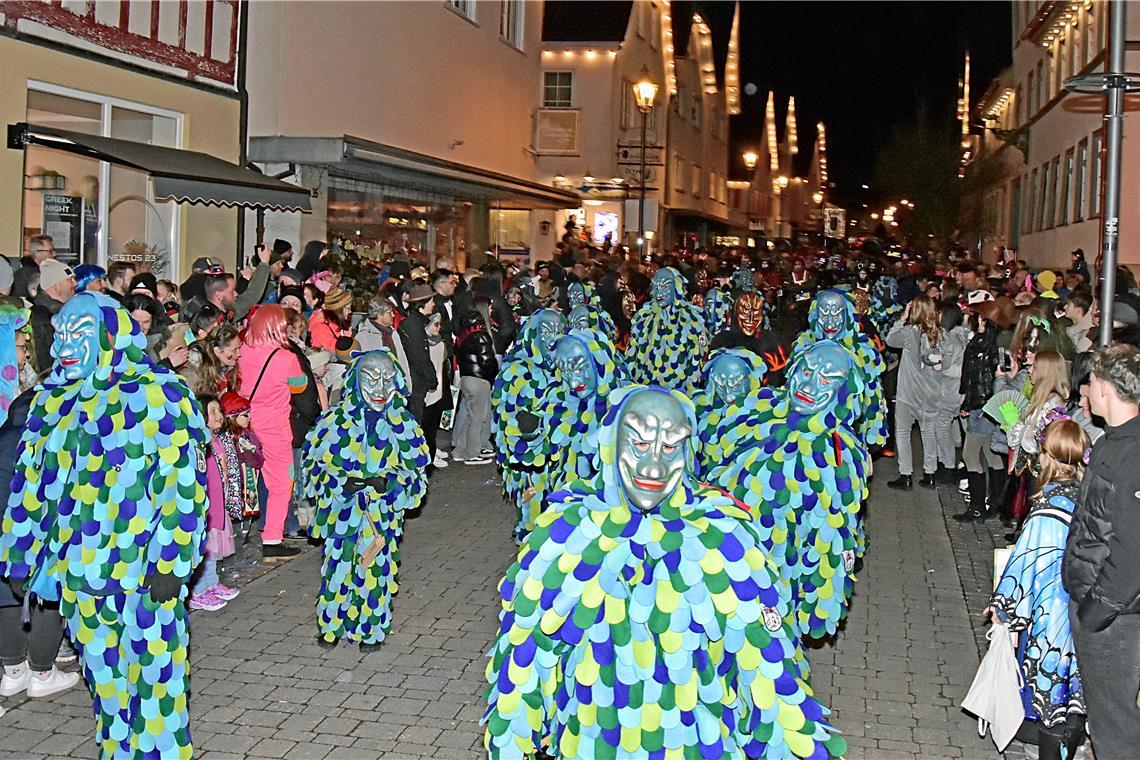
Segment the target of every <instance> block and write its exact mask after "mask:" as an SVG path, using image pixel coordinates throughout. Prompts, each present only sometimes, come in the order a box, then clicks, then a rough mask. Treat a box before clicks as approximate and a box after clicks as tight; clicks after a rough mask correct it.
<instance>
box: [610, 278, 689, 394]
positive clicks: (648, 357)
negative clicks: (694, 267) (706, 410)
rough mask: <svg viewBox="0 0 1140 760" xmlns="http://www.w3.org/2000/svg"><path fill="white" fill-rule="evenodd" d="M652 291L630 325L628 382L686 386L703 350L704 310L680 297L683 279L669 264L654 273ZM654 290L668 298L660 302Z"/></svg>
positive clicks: (681, 388) (684, 388) (627, 357)
mask: <svg viewBox="0 0 1140 760" xmlns="http://www.w3.org/2000/svg"><path fill="white" fill-rule="evenodd" d="M652 290H653V292H652V295H651V297H650V299H649V300H648V301H646V302H645V304H644V305H642V307H641V309H640V310H639V311H638V312H637V314H636V315H635V316H634V318H633V326H632V327H631V328H630V336H629V346H628V347H627V348H626V351H625V356H626V366H628V367H629V376H630V381H631V382H635V383H644V384H646V385H659V386H661V387H663V388H675V389H677V390H683V391H691V390H693V389H695V388H696V386H697V383H698V382H699V379H700V375H701V364H702V362H703V360H704V355H705V352H706V351H707V350H708V343H709V336H708V332H707V330H706V327H705V317H704V314H702V313H701V310H700V309H699V308H698V307H697V306H695V305H693V304H691V303H689V302H688V301H686V300H685V286H684V280H683V279H682V277H681V275H680V273H679V272H677V270H676V269H673V268H672V267H665V268H664V269H659V270H658V271H657V273H656V274H654V275H653V288H652ZM659 290H660V292H661V293H663V294H664V298H666V299H668V298H671V301H667V302H661V301H659V299H658V298H657V296H658V293H659Z"/></svg>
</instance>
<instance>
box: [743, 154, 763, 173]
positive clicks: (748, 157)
mask: <svg viewBox="0 0 1140 760" xmlns="http://www.w3.org/2000/svg"><path fill="white" fill-rule="evenodd" d="M743 158H744V168H745V169H747V170H748V171H752V170H753V169H755V168H756V162H757V161H759V160H760V156H759V154H757V153H756V151H754V150H746V151H744V156H743Z"/></svg>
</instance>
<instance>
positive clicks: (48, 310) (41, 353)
mask: <svg viewBox="0 0 1140 760" xmlns="http://www.w3.org/2000/svg"><path fill="white" fill-rule="evenodd" d="M62 308H63V302H62V301H57V300H55V299H54V298H52V297H51V296H49V295H48V294H47V293H46V292H44V291H43V290H41V291H40V292H39V293H36V297H35V298H33V299H32V314H31V320H30V321H31V324H32V337H33V338H34V340H35V343H36V362H37V363H38V365H39V366H37V367H36V369H38V370H39V371H40V372H43V371H45V370H49V369H51V366H52V362H53V359H52V358H51V344H52V342H53V341H54V340H55V328H54V327H52V326H51V319H52V317H54V316H55V315H56V314H59V310H60V309H62Z"/></svg>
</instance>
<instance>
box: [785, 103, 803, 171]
mask: <svg viewBox="0 0 1140 760" xmlns="http://www.w3.org/2000/svg"><path fill="white" fill-rule="evenodd" d="M784 131H785V132H786V133H787V138H788V150H789V151H790V152H791V154H792V155H793V156H794V155H796V154H797V153H799V152H800V147H799V143H798V141H797V139H796V98H795V96H794V95H793V96H792V97H790V98H788V120H787V123H786V124H785V128H784Z"/></svg>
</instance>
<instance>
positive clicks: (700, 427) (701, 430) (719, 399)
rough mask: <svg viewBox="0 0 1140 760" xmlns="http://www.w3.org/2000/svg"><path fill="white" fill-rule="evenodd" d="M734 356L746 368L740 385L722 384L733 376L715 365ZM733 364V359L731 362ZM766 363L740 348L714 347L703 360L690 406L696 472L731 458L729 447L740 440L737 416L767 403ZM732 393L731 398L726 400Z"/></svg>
mask: <svg viewBox="0 0 1140 760" xmlns="http://www.w3.org/2000/svg"><path fill="white" fill-rule="evenodd" d="M731 359H735V360H737V361H738V362H740V363H742V364H743V366H744V367H745V368H746V371H745V373H744V375H743V377H742V378H741V380H742V382H741V383H740V386H739V387H732V388H726V387H718V386H723V384H724V381H726V380H727V381H728V382H731V381H732V380H735V379H736V377H735V375H733V376H732V377H731V378H724V377H722V376H721V375H720V374H719V373H718V372H716V371H715V370H716V368H718V367H721V366H723V365H725V364H726V363H728V362H729V361H730V360H731ZM732 363H733V364H734V365H735V364H736V362H732ZM767 371H768V367H767V366H766V365H765V364H764V360H763V359H761V358H760V357H759V356H757V355H756V354H754V353H752V352H751V351H748V350H745V349H742V348H722V349H718V350H716V351H713V353H712V355H711V356H709V360H708V361H707V362H705V367H704V370H703V371H702V373H701V389H700V390H698V391H697V392H696V393H694V394H693V396H692V399H693V406H694V407H695V408H696V410H697V439H698V445H697V453H696V463H695V467H696V470H695V472H696V474H697V476H698V477H705V476H706V475H707V474H708V473H709V471H710V470H712V469H713V468H714V467H716V466H718V465H720V464H721V463H723V462H725V461H728V460H730V459H732V457H733V453H732V450H733V449H734V448H735V446H736V445H739V443H740V441H739V440H738V439H736V438H735V437H734V435H733V431H734V429H735V427H736V423H737V421H738V418H739V417H743V418H744V419H749V418H751V417H753V416H754V415H755V414H756V412H757V410H758V409H759V407H760V405H765V406H770V405H771V401H770V399H771V396H772V392H771V391H770V390H766V389H765V388H764V387H763V386H764V375H765V373H767ZM728 396H733V397H734V399H733V400H731V401H730V400H728V398H726V397H728Z"/></svg>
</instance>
